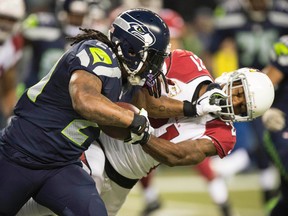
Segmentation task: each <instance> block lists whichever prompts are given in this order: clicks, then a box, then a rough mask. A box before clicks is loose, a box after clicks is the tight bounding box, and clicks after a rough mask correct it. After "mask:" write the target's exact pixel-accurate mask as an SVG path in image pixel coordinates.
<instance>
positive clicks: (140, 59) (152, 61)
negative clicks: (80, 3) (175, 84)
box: [108, 8, 170, 97]
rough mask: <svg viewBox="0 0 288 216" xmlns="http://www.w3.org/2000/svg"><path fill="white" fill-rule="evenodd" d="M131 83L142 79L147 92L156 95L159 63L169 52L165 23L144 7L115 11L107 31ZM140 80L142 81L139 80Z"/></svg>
mask: <svg viewBox="0 0 288 216" xmlns="http://www.w3.org/2000/svg"><path fill="white" fill-rule="evenodd" d="M108 37H109V39H110V40H111V41H112V42H113V43H114V44H115V46H116V50H117V54H118V56H120V58H121V64H122V65H123V67H124V68H125V70H126V71H127V73H128V81H129V82H130V83H131V84H132V85H140V84H141V81H145V83H146V85H147V87H148V89H149V92H150V94H151V95H154V96H155V97H160V94H161V87H160V86H161V84H160V83H161V82H162V81H164V84H165V85H166V80H165V77H164V75H163V73H162V66H163V63H164V60H165V58H166V57H167V56H168V54H169V45H170V44H169V42H170V33H169V29H168V26H167V25H166V23H165V22H164V21H163V20H162V18H160V16H158V15H157V14H156V13H154V12H152V11H150V10H147V9H140V8H138V9H131V10H127V11H125V12H123V13H121V14H120V15H118V16H117V17H116V19H115V21H114V22H113V23H112V26H111V28H110V30H109V33H108ZM143 84H144V82H143Z"/></svg>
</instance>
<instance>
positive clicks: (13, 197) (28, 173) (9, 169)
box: [0, 155, 107, 216]
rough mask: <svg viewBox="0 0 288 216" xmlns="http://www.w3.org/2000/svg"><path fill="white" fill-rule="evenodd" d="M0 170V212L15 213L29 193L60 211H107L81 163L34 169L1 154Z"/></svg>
mask: <svg viewBox="0 0 288 216" xmlns="http://www.w3.org/2000/svg"><path fill="white" fill-rule="evenodd" d="M0 173H1V174H0V215H1V216H14V215H15V214H16V213H17V212H18V211H19V210H20V208H21V207H22V206H23V205H24V204H25V203H26V202H27V201H28V200H29V198H30V197H33V198H34V199H35V200H36V201H37V202H38V203H40V204H42V205H44V206H46V207H48V208H49V209H51V210H52V211H53V212H55V213H56V214H57V215H63V216H76V215H77V216H81V215H85V216H90V215H93V216H106V215H107V212H106V208H105V205H104V203H103V201H102V200H101V198H100V196H99V194H98V192H97V190H96V186H95V182H94V181H93V179H92V178H91V177H90V176H89V174H87V173H86V172H85V171H84V170H83V169H82V168H81V167H80V166H78V165H75V164H72V165H69V166H66V167H62V168H58V169H51V170H32V169H27V168H25V167H22V166H19V165H17V164H15V163H11V162H9V161H7V159H5V158H3V157H2V156H1V155H0Z"/></svg>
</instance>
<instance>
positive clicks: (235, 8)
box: [209, 0, 288, 70]
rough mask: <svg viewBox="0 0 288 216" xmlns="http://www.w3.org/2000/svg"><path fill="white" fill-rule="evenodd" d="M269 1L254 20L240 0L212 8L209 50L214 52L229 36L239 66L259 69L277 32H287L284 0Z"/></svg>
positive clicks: (264, 63) (287, 14) (266, 58)
mask: <svg viewBox="0 0 288 216" xmlns="http://www.w3.org/2000/svg"><path fill="white" fill-rule="evenodd" d="M273 2H274V3H273V6H271V7H270V8H269V9H268V11H267V12H266V14H264V16H265V17H264V19H263V20H261V21H255V19H251V16H252V15H251V12H248V11H247V10H245V9H244V8H243V6H242V4H241V2H240V1H226V3H225V4H224V5H223V7H222V8H218V10H216V17H215V32H214V33H213V34H212V40H211V44H210V46H209V50H210V52H211V53H214V52H216V51H217V50H218V49H219V46H220V45H221V43H222V41H223V40H224V39H227V38H232V39H233V40H234V41H235V43H236V49H237V56H238V62H239V67H240V68H241V67H254V68H257V69H260V70H261V69H263V68H264V67H265V66H266V65H267V64H268V62H269V55H268V53H269V51H270V49H271V44H273V43H274V42H276V41H277V40H278V38H279V37H280V36H281V35H284V34H288V22H287V20H288V3H287V2H286V1H282V0H277V1H273Z"/></svg>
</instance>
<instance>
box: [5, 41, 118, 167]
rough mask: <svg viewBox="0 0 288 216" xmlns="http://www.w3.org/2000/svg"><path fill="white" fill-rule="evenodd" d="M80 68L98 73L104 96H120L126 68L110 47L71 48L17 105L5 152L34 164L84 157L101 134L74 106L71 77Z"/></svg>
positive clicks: (59, 163) (52, 164)
mask: <svg viewBox="0 0 288 216" xmlns="http://www.w3.org/2000/svg"><path fill="white" fill-rule="evenodd" d="M75 70H85V71H87V73H91V74H95V75H96V76H98V77H99V78H100V79H101V81H102V85H103V86H102V92H101V93H102V94H103V95H104V96H106V97H107V98H109V99H110V100H111V101H113V102H116V101H118V99H119V96H120V93H121V87H122V80H121V71H120V69H119V65H118V61H117V59H116V56H115V54H114V53H113V52H112V51H111V49H110V48H108V46H107V45H105V44H103V43H102V42H99V41H97V40H88V41H85V42H80V43H79V44H77V45H75V46H74V47H72V48H71V49H70V50H68V51H66V53H64V54H63V56H62V57H61V58H60V59H59V61H58V62H57V63H56V64H55V65H54V67H53V68H52V69H51V70H50V72H49V73H48V74H47V75H46V76H45V77H44V78H43V79H42V80H41V81H40V82H38V83H37V84H35V85H34V86H32V87H30V88H29V89H28V90H27V91H26V92H25V93H24V94H23V96H22V97H21V98H20V100H19V101H18V103H17V105H16V108H15V111H14V113H15V117H14V118H13V119H12V121H11V123H10V125H8V126H7V128H6V129H5V130H4V133H3V137H2V138H1V139H2V141H3V142H4V143H5V144H6V145H5V146H4V154H6V155H9V158H10V159H12V160H14V161H15V162H17V163H20V164H22V165H26V166H29V167H36V168H37V167H39V168H47V167H55V166H63V165H66V164H69V163H73V162H75V161H77V160H78V158H79V157H80V155H81V153H82V152H83V151H85V150H86V149H87V148H88V146H89V145H90V144H91V142H92V141H93V140H94V139H95V138H96V137H97V136H98V135H99V128H98V127H97V124H96V123H94V122H90V121H87V120H85V119H84V118H82V117H81V116H80V115H79V114H78V113H77V112H75V111H74V109H73V107H72V102H71V98H70V95H69V90H68V88H69V80H70V77H71V74H72V73H73V71H75Z"/></svg>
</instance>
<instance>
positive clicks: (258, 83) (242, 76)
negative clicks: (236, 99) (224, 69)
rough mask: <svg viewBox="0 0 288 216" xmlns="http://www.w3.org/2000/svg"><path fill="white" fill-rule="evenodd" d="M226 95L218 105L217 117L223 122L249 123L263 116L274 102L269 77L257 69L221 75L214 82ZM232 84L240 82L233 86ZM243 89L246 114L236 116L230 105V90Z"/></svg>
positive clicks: (242, 69) (272, 88) (240, 70)
mask: <svg viewBox="0 0 288 216" xmlns="http://www.w3.org/2000/svg"><path fill="white" fill-rule="evenodd" d="M215 82H216V83H218V84H220V85H221V87H222V89H223V90H224V92H225V93H226V94H227V95H228V98H227V99H225V101H222V102H220V103H219V105H220V106H221V108H222V111H221V112H219V113H218V114H219V117H220V119H221V120H223V121H233V122H243V121H251V120H253V119H255V118H257V117H259V116H261V115H263V114H264V112H265V111H266V110H268V109H269V108H270V107H271V105H272V103H273V100H274V87H273V84H272V82H271V80H270V79H269V77H268V76H267V75H266V74H264V73H262V72H260V71H259V70H257V69H252V68H241V69H238V70H236V71H233V72H228V73H223V74H222V75H221V76H220V77H218V78H217V79H216V80H215ZM234 82H241V84H240V85H238V84H237V85H234V86H233V83H234ZM239 87H243V88H244V93H245V99H246V105H247V113H245V114H240V115H236V114H235V113H234V108H233V105H232V90H233V89H234V88H239Z"/></svg>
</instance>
